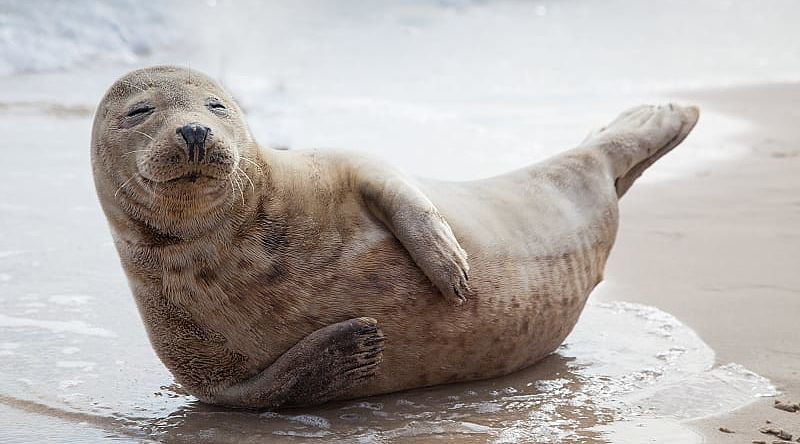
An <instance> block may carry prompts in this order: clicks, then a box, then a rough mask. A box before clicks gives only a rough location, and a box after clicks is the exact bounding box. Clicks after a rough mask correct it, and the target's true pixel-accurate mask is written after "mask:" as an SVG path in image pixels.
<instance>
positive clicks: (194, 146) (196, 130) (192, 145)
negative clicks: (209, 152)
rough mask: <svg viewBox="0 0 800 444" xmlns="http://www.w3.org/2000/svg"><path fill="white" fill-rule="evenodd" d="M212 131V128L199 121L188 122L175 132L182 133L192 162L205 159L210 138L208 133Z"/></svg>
mask: <svg viewBox="0 0 800 444" xmlns="http://www.w3.org/2000/svg"><path fill="white" fill-rule="evenodd" d="M210 132H211V129H209V128H208V127H206V126H203V125H200V124H199V123H187V124H186V125H183V126H182V127H179V128H178V129H176V130H175V133H176V134H180V135H181V137H183V140H184V141H185V142H186V148H187V149H188V150H189V161H190V162H195V161H200V160H203V157H205V151H206V147H205V145H206V138H208V133H210ZM195 152H197V159H195V157H194V153H195Z"/></svg>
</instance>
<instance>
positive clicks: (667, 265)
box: [0, 0, 800, 444]
mask: <svg viewBox="0 0 800 444" xmlns="http://www.w3.org/2000/svg"><path fill="white" fill-rule="evenodd" d="M798 23H800V3H799V2H798V1H796V0H738V1H734V0H669V1H660V2H644V1H634V0H627V1H626V0H606V1H602V2H601V1H590V0H532V1H466V0H463V1H459V0H441V1H435V0H406V1H380V2H376V1H367V0H363V1H358V0H348V1H337V2H331V1H286V2H262V1H248V0H208V1H188V0H185V1H180V0H174V1H161V2H156V1H150V2H141V1H134V0H115V1H99V0H98V1H92V0H74V1H66V0H64V1H58V0H39V1H23V0H17V1H14V0H0V137H1V138H2V139H1V140H2V143H0V158H2V160H3V162H2V165H3V171H2V174H0V442H2V443H5V442H10V443H16V442H45V441H46V442H65V443H66V442H96V441H102V440H107V439H111V440H115V441H124V442H152V441H160V442H236V443H241V442H264V441H265V440H269V442H308V441H309V440H317V442H325V441H326V440H328V441H332V440H335V441H337V442H359V443H367V442H378V443H387V442H433V441H435V442H440V441H441V440H442V439H450V440H456V441H458V442H481V443H482V442H503V443H507V442H540V443H549V442H553V443H556V442H558V443H565V442H580V443H594V442H630V443H637V444H639V443H641V442H662V443H663V442H675V443H681V444H685V443H690V442H711V443H713V442H723V443H727V442H744V441H742V440H743V439H744V440H746V441H747V442H749V440H750V439H757V438H761V437H762V436H763V435H760V434H759V433H758V429H759V428H760V427H761V426H763V424H764V421H765V420H771V421H773V424H776V425H777V424H780V426H781V427H786V428H787V430H789V429H791V430H790V431H792V432H794V433H796V434H800V424H797V420H796V417H792V418H789V417H777V416H775V415H776V414H777V413H774V411H775V409H773V408H772V397H773V396H776V395H779V394H780V393H782V394H785V395H786V396H794V397H795V398H797V399H796V400H800V384H798V382H797V381H800V374H799V373H800V350H798V345H797V344H798V342H797V340H796V338H797V328H796V325H797V314H798V313H800V275H798V273H797V265H798V263H799V262H800V259H799V258H798V251H800V201H798V200H797V199H798V198H797V196H800V193H799V192H798V191H799V189H800V181H798V179H797V171H800V133H799V132H798V131H797V128H796V127H797V122H798V121H800V107H798V106H797V105H798V104H799V103H800V88H798V86H797V85H798V82H800V32H798V28H797V26H798ZM153 64H173V65H180V66H185V67H190V68H193V69H197V70H201V71H203V72H205V73H207V74H208V75H210V76H211V77H214V78H216V79H217V80H219V81H220V82H221V83H222V84H223V85H224V86H225V87H226V88H227V89H229V90H230V91H231V92H232V93H233V95H234V96H235V97H236V98H237V99H238V100H239V102H240V104H241V105H242V106H243V108H244V109H245V112H246V115H247V118H248V123H249V125H250V126H251V128H252V130H253V133H254V134H255V136H256V138H257V140H258V141H259V142H260V143H261V144H262V145H264V146H267V147H288V148H290V149H305V148H323V149H328V148H340V149H348V150H358V151H363V152H367V153H370V154H372V155H374V156H378V157H381V158H383V159H385V160H387V161H389V162H391V163H392V164H394V165H396V166H399V167H400V168H402V169H405V170H406V171H408V172H410V173H412V174H417V175H424V176H429V177H433V178H439V179H453V180H466V179H473V178H479V177H487V176H491V175H494V174H497V173H500V172H504V171H507V170H510V169H514V168H518V167H521V166H523V165H526V164H529V163H532V162H535V161H537V160H541V159H543V158H545V157H547V156H549V155H552V154H555V153H558V152H560V151H563V150H565V149H567V148H571V147H573V146H575V145H576V144H577V143H579V142H580V141H581V140H582V139H583V138H584V136H585V135H586V134H587V133H588V132H589V131H590V130H592V129H596V128H597V127H599V126H601V125H603V124H605V123H606V122H608V121H610V120H612V119H613V118H614V117H615V116H616V115H617V114H618V113H619V112H621V111H623V110H624V109H625V108H627V107H630V106H634V105H638V104H641V103H656V102H659V103H660V102H667V101H676V102H679V103H688V102H690V103H697V104H699V105H700V107H701V109H702V117H701V120H700V123H699V124H698V126H697V128H696V129H695V131H694V132H693V133H692V135H691V136H690V137H689V138H688V139H687V141H686V142H685V143H684V144H682V145H681V147H680V148H679V149H677V150H676V151H675V152H674V153H670V155H669V156H667V157H666V158H665V159H663V160H661V161H659V163H658V164H657V165H655V166H654V167H653V168H651V169H649V170H648V171H647V173H646V174H645V175H644V177H643V178H642V179H641V184H637V186H636V187H634V190H633V191H632V192H631V193H630V194H629V195H626V197H625V200H623V202H622V225H621V229H620V235H619V237H618V242H617V245H616V246H615V249H614V252H613V254H612V257H611V260H610V262H609V265H608V270H607V274H606V282H605V283H604V284H603V285H601V286H600V287H599V288H598V289H597V290H596V291H595V293H594V294H593V296H592V298H591V300H590V303H589V306H588V307H587V309H586V311H585V312H584V314H583V316H582V318H581V321H580V322H579V324H578V326H577V327H576V330H575V331H574V332H573V334H572V335H571V336H570V337H569V338H568V339H567V341H566V343H565V345H564V346H562V347H561V348H560V349H559V350H558V351H557V352H556V353H554V354H553V355H552V356H550V357H549V358H547V359H546V360H545V362H543V363H542V364H540V365H538V366H536V367H534V368H532V369H529V370H526V371H523V372H520V373H518V374H515V375H511V376H509V377H506V378H498V379H494V380H491V381H484V382H480V383H473V384H461V385H450V386H445V387H438V388H436V389H428V390H421V391H415V392H410V393H401V394H395V395H390V396H384V397H379V398H371V399H369V400H363V401H354V402H351V403H343V404H337V405H331V406H326V407H322V408H317V409H308V410H304V411H300V412H288V413H287V412H283V413H279V414H278V413H275V414H273V413H263V414H256V413H245V412H231V411H221V410H218V409H213V408H210V407H207V406H203V405H201V404H198V403H197V402H196V401H195V400H194V399H193V398H192V397H190V396H186V395H184V394H182V393H181V391H180V390H179V389H178V388H176V387H175V386H173V385H172V378H171V375H169V373H168V372H167V371H166V370H165V369H164V368H163V366H162V365H161V364H160V362H159V361H158V359H157V358H156V356H155V355H154V354H153V352H152V349H151V348H150V345H149V343H148V342H147V337H146V334H145V332H144V330H143V328H142V325H141V322H140V321H139V319H138V315H137V311H136V307H135V304H134V302H133V300H132V298H131V296H130V293H129V290H128V288H127V285H126V280H125V277H124V275H123V273H122V272H121V270H120V267H119V264H118V261H117V255H116V252H115V251H114V247H113V244H112V242H111V239H110V236H109V232H108V228H107V225H106V222H105V219H104V218H103V215H102V213H101V211H100V208H99V205H97V201H96V198H95V195H94V185H93V183H92V179H91V173H90V167H89V140H90V131H91V125H92V118H93V114H94V111H95V106H96V105H97V103H98V102H99V100H100V98H101V97H102V95H103V93H104V92H105V90H106V88H108V86H110V85H111V84H112V83H113V81H114V80H115V79H116V78H118V77H119V76H121V75H122V74H124V73H126V72H127V71H129V70H132V69H136V68H140V67H143V66H147V65H153ZM662 310H663V311H662ZM670 313H671V314H670ZM673 315H675V316H673ZM754 372H757V373H754ZM762 398H763V399H762ZM753 401H756V402H753ZM743 406H746V407H743ZM784 413H785V412H784ZM781 414H783V413H781ZM787 414H788V413H787ZM787 418H788V419H787ZM720 426H725V427H728V428H733V429H735V430H736V431H737V433H736V434H724V433H721V432H719V427H720ZM737 439H738V440H739V441H736V440H737ZM767 441H769V439H768V440H767Z"/></svg>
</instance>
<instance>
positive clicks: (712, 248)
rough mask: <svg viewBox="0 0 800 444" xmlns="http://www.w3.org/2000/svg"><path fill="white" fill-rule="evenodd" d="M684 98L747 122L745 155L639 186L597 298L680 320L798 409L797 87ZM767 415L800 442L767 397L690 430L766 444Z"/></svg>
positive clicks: (798, 430) (793, 425)
mask: <svg viewBox="0 0 800 444" xmlns="http://www.w3.org/2000/svg"><path fill="white" fill-rule="evenodd" d="M682 96H683V97H685V98H686V101H687V102H694V103H697V104H699V105H700V107H701V109H713V110H716V111H719V112H722V113H726V114H730V115H732V116H734V117H739V118H743V119H747V120H748V121H750V122H752V123H753V124H754V126H753V127H752V129H751V131H749V132H747V133H743V134H740V135H739V136H738V140H737V141H736V142H738V143H742V142H743V143H745V144H746V145H747V146H748V147H749V153H748V154H747V155H745V156H744V157H742V158H739V159H736V160H732V161H729V162H724V163H716V164H709V165H707V166H706V167H705V168H704V169H703V170H702V171H700V172H698V173H696V174H694V175H692V176H691V177H685V178H682V179H678V180H676V181H672V182H666V183H661V184H652V185H651V184H642V185H641V186H636V187H634V189H633V190H632V192H630V193H629V194H628V195H626V196H625V199H623V201H622V203H621V226H620V232H619V236H618V240H617V244H616V246H615V248H614V251H613V252H612V255H611V259H610V261H609V264H608V268H607V273H606V279H607V281H608V282H609V284H610V285H609V288H608V289H607V290H606V291H604V292H601V294H600V295H595V297H596V298H598V299H601V300H603V299H605V300H613V299H619V300H626V301H633V302H638V303H643V304H648V305H653V306H656V307H659V308H661V309H662V310H664V311H667V312H669V313H671V314H673V315H675V316H676V317H677V318H678V319H680V320H681V321H683V322H685V323H686V324H687V325H688V326H689V327H691V328H693V329H694V330H695V331H696V332H697V333H698V334H699V335H700V337H701V338H702V339H703V340H704V341H705V342H707V343H708V344H709V345H710V346H711V347H712V348H713V349H714V350H715V351H716V353H717V363H718V364H724V363H727V362H737V363H740V364H742V365H744V366H745V367H747V368H749V369H750V370H753V371H755V372H757V373H758V374H760V375H763V376H765V377H767V378H769V379H770V380H771V381H772V383H773V384H775V385H776V387H777V388H778V389H779V390H780V391H782V392H783V394H782V395H780V396H778V397H777V399H785V400H791V401H793V402H798V401H800V340H799V339H800V330H798V325H800V323H799V321H800V129H798V123H800V109H799V108H798V103H800V85H798V84H783V85H768V86H753V87H740V88H733V89H720V90H710V91H704V92H691V93H686V94H683V95H682ZM702 124H703V122H702V118H701V121H700V125H702ZM690 139H691V138H690ZM723 142H724V141H720V143H723ZM681 148H683V147H681ZM681 148H679V149H681ZM598 296H599V297H598ZM596 300H597V299H596ZM766 420H770V421H772V423H773V424H772V425H774V426H778V427H781V428H784V429H786V430H787V431H788V432H790V433H793V434H794V435H795V436H798V435H800V413H788V412H783V411H780V410H777V409H775V408H773V399H772V398H766V399H763V400H759V401H757V402H755V403H753V404H751V405H749V406H747V407H744V408H742V409H739V410H737V411H734V412H732V413H729V414H725V415H722V416H717V417H709V418H706V419H702V420H698V421H695V422H694V423H693V426H694V427H696V429H697V430H699V431H700V432H702V434H703V435H704V436H705V441H706V442H710V443H716V442H719V443H728V442H739V443H741V442H747V443H749V442H751V440H764V441H766V442H772V441H773V440H775V439H776V438H775V437H773V436H768V435H763V434H761V433H759V432H758V429H759V428H760V427H764V426H765V421H766ZM720 427H726V428H728V429H730V430H732V431H734V432H736V433H733V434H728V433H723V432H720V431H719V430H718V429H719V428H720ZM652 436H655V435H652ZM656 441H657V442H665V441H662V439H657V440H656Z"/></svg>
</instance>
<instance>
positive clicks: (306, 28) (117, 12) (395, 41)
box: [0, 0, 800, 178]
mask: <svg viewBox="0 0 800 444" xmlns="http://www.w3.org/2000/svg"><path fill="white" fill-rule="evenodd" d="M787 12H788V13H787ZM798 18H800V15H798V13H797V6H796V2H795V1H793V0H772V1H767V2H765V1H759V0H741V1H728V0H673V1H667V2H658V3H652V2H634V1H624V0H611V1H605V2H602V3H601V2H591V1H579V0H565V1H498V2H490V1H465V0H464V1H459V0H447V1H444V0H443V1H422V0H407V1H386V2H371V1H366V0H365V1H344V2H325V1H300V2H259V1H247V0H241V1H234V0H209V1H170V2H146V3H142V2H135V1H125V0H120V1H113V2H100V1H87V0H80V1H75V2H67V1H57V0H41V1H37V2H24V1H17V2H15V1H11V0H2V1H0V75H2V76H3V78H2V86H0V101H1V102H2V104H3V105H2V106H4V107H6V108H8V107H12V108H17V111H24V108H26V107H31V106H34V107H35V106H51V105H57V106H59V107H67V108H69V109H74V110H76V112H77V110H81V111H82V112H84V113H91V112H92V111H93V109H94V106H95V105H96V103H97V102H98V100H99V98H100V96H101V95H102V93H103V91H104V89H105V88H106V87H107V86H108V85H110V83H111V82H112V81H113V80H114V79H115V78H116V77H118V76H119V75H120V74H122V73H124V72H126V71H127V70H129V69H132V68H136V67H141V66H145V65H150V64H175V65H181V66H187V67H191V68H195V69H199V70H202V71H204V72H206V73H207V74H209V75H211V76H212V77H215V78H217V79H218V80H220V81H221V82H222V83H223V84H224V85H225V86H226V87H227V88H228V89H230V90H231V91H232V92H233V93H234V94H235V95H236V96H237V97H238V99H239V100H240V101H241V104H242V105H243V106H244V107H245V108H246V110H247V113H248V117H249V122H250V125H251V126H252V128H253V131H254V132H255V134H256V135H257V138H258V140H259V141H261V143H262V144H264V145H271V146H288V147H293V148H307V147H339V148H348V149H357V150H364V151H370V152H374V153H376V154H379V155H382V156H384V157H386V158H388V159H389V160H391V161H393V162H394V163H395V164H399V165H402V166H404V167H406V168H408V169H409V170H410V171H412V172H415V173H419V174H424V175H429V176H434V177H441V178H467V177H474V176H486V175H491V174H495V173H497V172H501V171H504V170H507V169H509V168H511V167H515V166H516V165H518V164H520V163H527V162H530V161H531V160H535V159H537V158H541V157H543V156H546V155H548V154H551V153H553V152H557V151H560V150H562V149H565V148H568V147H571V146H573V145H574V144H576V143H577V142H579V141H580V140H581V139H582V137H583V135H584V134H585V133H586V132H588V130H590V129H591V128H592V127H597V126H599V125H601V124H603V123H605V122H606V121H607V120H609V119H611V118H613V117H614V115H615V114H616V113H617V112H619V111H621V109H622V108H624V107H626V106H629V105H634V104H638V103H639V102H641V101H643V100H645V101H648V100H649V101H653V100H655V97H657V95H658V94H661V93H667V92H671V91H681V90H687V89H699V88H704V87H708V86H714V87H720V86H733V85H741V84H753V83H764V82H777V81H792V80H797V77H798V75H799V74H798V73H800V51H798V50H797V48H798V47H800V33H798V32H796V25H797V20H798ZM666 95H667V96H668V94H666ZM667 98H669V97H667ZM658 100H661V101H663V100H665V98H663V97H662V98H659V99H658ZM87 134H88V133H87ZM684 151H689V150H684ZM726 151H727V152H726ZM735 151H736V150H735V149H733V148H729V149H726V150H723V152H719V151H717V150H710V149H709V150H706V151H704V152H703V153H699V152H695V153H693V154H689V153H686V154H683V155H680V154H677V155H679V156H681V157H680V158H678V159H672V161H673V162H674V163H676V164H681V165H680V166H676V167H675V168H672V167H670V166H669V165H667V166H665V167H662V168H663V170H662V168H659V169H658V170H655V173H653V174H654V175H656V176H658V175H664V174H667V172H670V173H674V172H676V170H677V169H679V168H685V167H687V166H688V165H689V164H691V163H697V162H702V161H705V160H708V158H714V156H715V155H720V156H725V155H729V154H732V153H734V152H735ZM670 157H672V156H670ZM670 163H672V162H670Z"/></svg>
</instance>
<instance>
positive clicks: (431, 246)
mask: <svg viewBox="0 0 800 444" xmlns="http://www.w3.org/2000/svg"><path fill="white" fill-rule="evenodd" d="M356 177H357V179H356V181H357V183H356V186H357V188H358V190H359V191H360V194H361V197H362V198H363V200H364V202H365V204H366V206H367V208H369V210H370V212H371V213H372V214H373V215H375V217H377V218H378V219H379V220H380V221H381V222H383V224H384V225H386V227H387V228H388V229H389V230H390V231H391V232H392V234H394V236H395V237H396V238H397V239H398V240H399V241H400V243H401V244H403V247H405V249H406V250H407V251H408V253H409V254H410V255H411V258H412V259H414V262H415V263H416V264H417V266H418V267H419V268H420V269H421V270H422V272H423V273H425V276H427V277H428V279H430V281H431V282H432V283H433V285H435V286H436V288H437V289H438V290H439V292H440V293H441V294H442V295H444V297H445V298H446V299H447V300H449V301H450V302H452V303H453V304H455V305H461V304H463V303H464V302H465V301H466V300H467V296H469V294H470V288H469V283H468V281H469V274H468V273H469V265H468V264H467V252H466V251H464V249H463V248H461V245H460V244H459V243H458V240H457V239H456V237H455V235H454V234H453V230H452V229H450V225H448V223H447V221H445V219H444V218H443V217H442V215H441V214H439V211H438V210H437V209H436V207H435V206H434V205H433V203H432V202H431V201H430V200H429V199H428V198H427V197H426V196H425V194H423V193H422V191H421V190H420V189H419V188H417V187H416V186H414V185H413V184H411V183H410V182H409V181H408V180H406V179H405V178H404V177H403V176H401V175H399V174H398V173H396V172H394V171H391V170H389V169H386V168H382V167H380V166H378V165H375V164H364V165H359V166H358V168H357V171H356Z"/></svg>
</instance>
